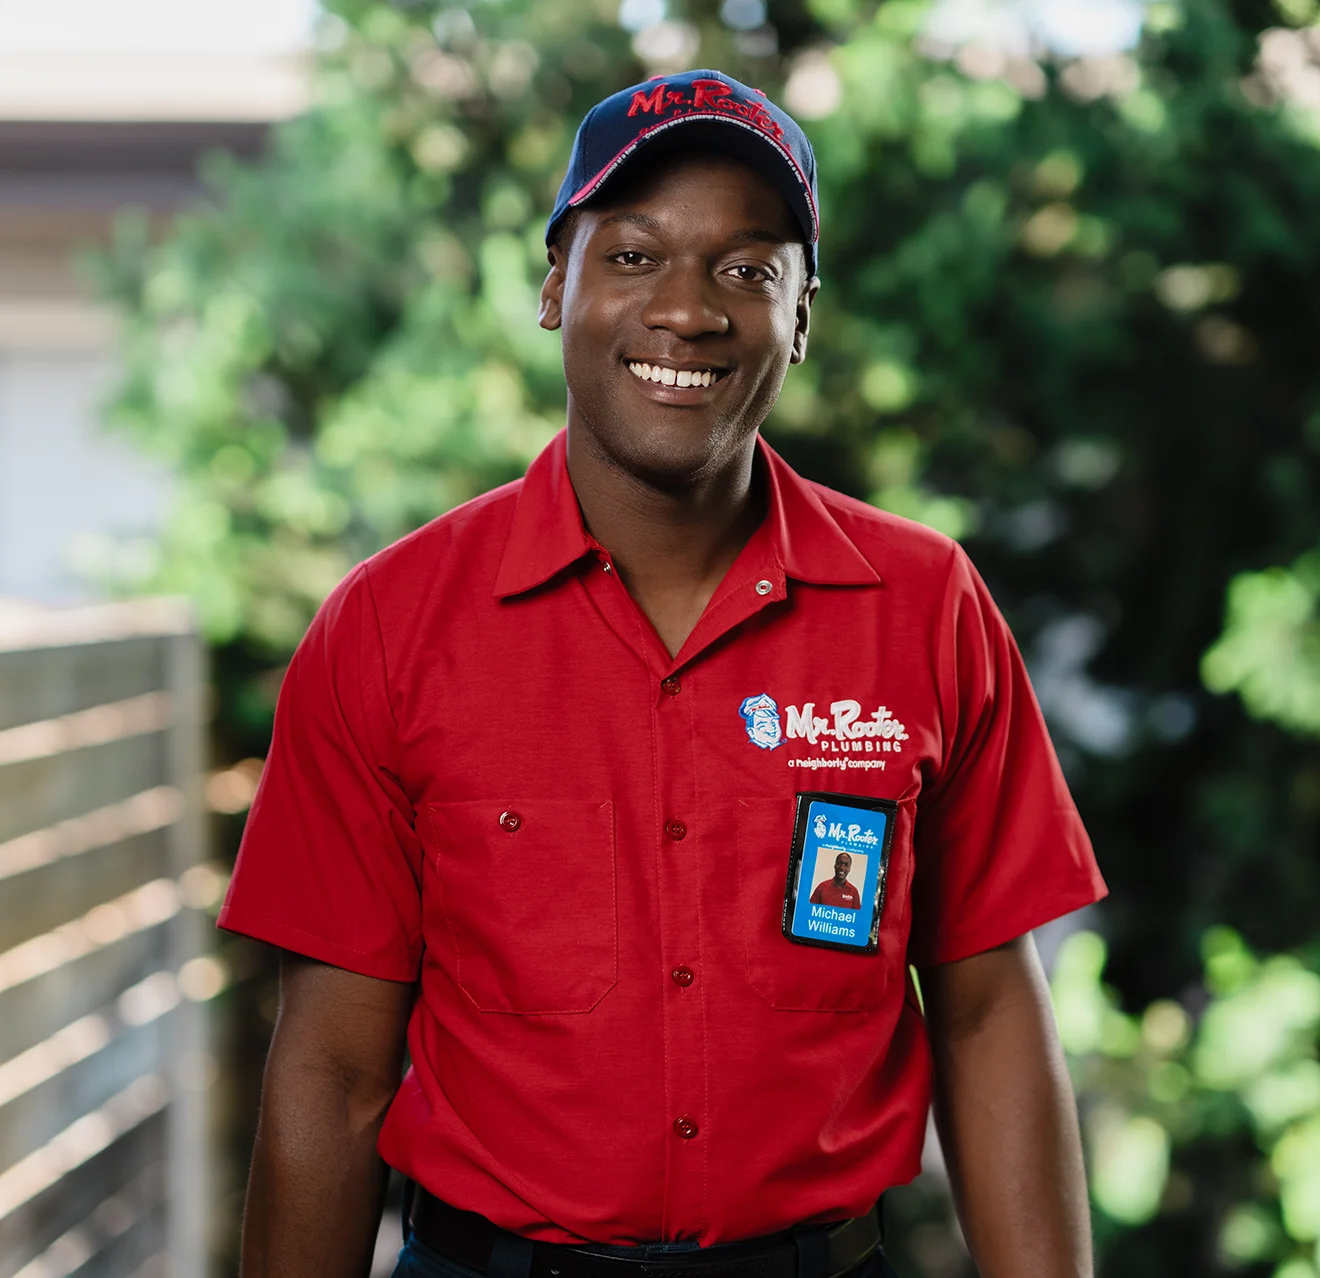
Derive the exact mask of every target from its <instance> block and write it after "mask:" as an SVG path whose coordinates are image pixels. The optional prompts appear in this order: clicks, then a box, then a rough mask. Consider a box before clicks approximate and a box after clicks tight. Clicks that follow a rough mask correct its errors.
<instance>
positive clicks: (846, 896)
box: [811, 852, 862, 910]
mask: <svg viewBox="0 0 1320 1278" xmlns="http://www.w3.org/2000/svg"><path fill="white" fill-rule="evenodd" d="M851 869H852V857H850V856H849V855H848V854H847V853H846V852H840V853H839V855H838V856H836V857H835V858H834V877H833V878H832V879H821V881H820V882H819V883H817V884H816V890H815V891H814V892H813V893H812V894H811V903H812V905H833V906H836V907H837V908H839V909H841V910H858V909H861V906H862V898H861V897H860V896H859V895H858V894H857V889H856V888H855V887H853V885H852V884H851V883H849V882H848V871H849V870H851Z"/></svg>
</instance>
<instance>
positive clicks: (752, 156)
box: [545, 71, 820, 275]
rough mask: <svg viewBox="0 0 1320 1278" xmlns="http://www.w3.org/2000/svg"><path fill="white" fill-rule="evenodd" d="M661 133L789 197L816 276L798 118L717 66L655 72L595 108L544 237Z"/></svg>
mask: <svg viewBox="0 0 1320 1278" xmlns="http://www.w3.org/2000/svg"><path fill="white" fill-rule="evenodd" d="M680 130H682V132H680ZM658 138H667V139H670V140H671V141H672V142H677V143H681V144H690V145H692V146H693V147H697V146H700V147H709V148H711V149H714V150H718V151H722V152H724V153H726V154H728V155H732V156H733V157H734V158H735V159H739V160H742V161H744V162H745V163H746V164H749V165H751V166H752V168H754V169H756V170H757V172H759V173H760V174H761V175H762V176H763V177H765V178H766V180H767V181H769V182H770V183H771V184H772V185H773V186H774V187H775V189H776V190H778V191H779V192H780V194H782V195H783V197H784V198H785V199H786V200H787V201H788V205H789V207H790V208H791V209H792V210H793V213H794V215H795V216H796V217H797V220H798V222H799V223H800V224H801V227H802V238H803V241H804V242H805V245H806V250H807V273H808V274H809V275H815V273H816V242H817V241H818V240H819V239H820V222H819V219H818V217H817V213H816V208H817V200H816V156H815V154H814V153H813V151H812V149H811V143H810V142H808V141H807V135H806V134H805V133H803V132H802V129H801V128H800V127H799V125H798V123H797V121H796V120H794V119H793V117H792V116H790V115H789V114H788V113H787V112H786V111H782V110H780V108H779V107H777V106H775V104H774V103H773V102H771V101H770V99H769V98H767V97H766V96H765V94H764V93H762V92H761V90H760V89H752V88H749V87H748V86H747V85H745V84H742V83H740V82H739V81H737V80H735V79H734V78H733V77H732V76H729V75H724V74H723V73H722V72H719V71H684V72H682V73H681V74H679V75H669V76H659V75H658V76H654V77H653V78H652V79H650V80H647V81H645V82H644V83H642V84H635V85H633V86H632V87H631V88H627V89H623V90H621V91H620V92H618V93H615V94H613V95H612V96H610V97H608V98H606V99H605V100H604V101H603V102H598V103H597V104H596V105H595V106H594V107H592V108H591V110H590V111H588V112H587V115H586V118H585V119H584V120H583V121H582V123H581V125H580V126H579V127H578V131H577V137H576V138H574V140H573V154H572V156H571V157H570V158H569V161H568V173H567V174H566V175H565V177H564V181H563V184H562V185H561V186H560V188H559V195H558V196H557V197H556V199H555V208H554V212H553V213H551V214H550V221H549V222H548V223H547V224H546V228H545V242H546V243H547V244H549V243H551V242H552V240H553V239H554V235H555V230H556V228H557V227H558V226H559V224H560V223H561V222H562V221H563V220H564V218H565V216H566V215H567V214H568V211H569V210H570V209H573V208H576V207H577V206H578V205H580V204H585V203H586V202H587V201H588V200H589V199H591V197H592V196H593V195H596V194H597V193H598V192H599V191H600V190H601V189H602V188H603V187H604V186H605V184H606V183H607V182H608V181H609V180H610V179H611V178H612V177H614V176H615V174H617V173H618V172H620V171H621V170H622V169H623V167H624V166H625V165H626V164H627V163H628V161H629V160H630V159H631V158H632V157H633V156H634V155H635V154H636V153H637V152H638V151H639V150H640V149H642V148H643V147H645V146H646V145H647V143H650V142H654V141H655V140H656V139H658Z"/></svg>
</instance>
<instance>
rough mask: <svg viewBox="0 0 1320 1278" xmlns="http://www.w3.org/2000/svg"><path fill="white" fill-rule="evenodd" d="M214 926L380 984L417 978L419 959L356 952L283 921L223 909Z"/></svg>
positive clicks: (361, 951) (396, 954) (406, 955)
mask: <svg viewBox="0 0 1320 1278" xmlns="http://www.w3.org/2000/svg"><path fill="white" fill-rule="evenodd" d="M216 926H217V927H218V928H221V929H223V930H224V931H226V932H237V933H239V934H240V935H242V936H249V937H251V938H252V939H253V940H255V941H264V942H266V944H268V945H275V946H278V947H279V948H280V949H282V950H290V951H292V952H293V953H294V954H301V955H302V956H303V957H304V958H310V959H316V960H317V961H318V962H320V963H329V964H330V965H331V966H332V967H340V968H343V969H344V970H345V971H348V972H356V973H357V974H358V975H359V976H371V977H375V978H376V979H378V980H383V981H401V982H406V983H411V982H412V981H415V980H416V979H417V973H418V962H419V956H417V955H413V954H401V953H397V952H395V953H378V952H371V951H367V950H356V949H354V948H353V947H352V946H350V945H344V944H343V943H342V942H340V941H331V940H328V939H327V938H325V937H323V936H318V935H317V934H316V933H315V932H308V931H306V930H305V929H303V928H300V927H296V926H295V925H294V924H292V923H288V922H285V921H284V920H283V919H273V918H269V917H267V916H265V915H261V914H246V913H243V914H240V913H239V912H238V911H236V910H232V909H230V908H229V907H228V906H226V907H225V908H224V909H223V910H221V911H220V917H219V918H218V919H217V920H216Z"/></svg>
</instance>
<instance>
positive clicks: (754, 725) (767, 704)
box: [738, 692, 784, 750]
mask: <svg viewBox="0 0 1320 1278" xmlns="http://www.w3.org/2000/svg"><path fill="white" fill-rule="evenodd" d="M738 713H739V714H740V715H742V720H743V724H744V726H745V727H746V728H747V739H748V740H749V741H750V742H751V743H752V744H753V745H754V746H760V747H761V749H762V750H773V749H774V748H775V747H776V746H781V745H783V744H784V732H783V729H782V728H781V727H780V726H779V707H778V706H777V705H776V704H775V701H774V698H773V697H771V696H769V695H767V694H766V693H764V692H763V693H761V695H760V696H758V697H748V698H747V699H746V700H745V701H744V702H743V703H742V705H740V706H739V707H738Z"/></svg>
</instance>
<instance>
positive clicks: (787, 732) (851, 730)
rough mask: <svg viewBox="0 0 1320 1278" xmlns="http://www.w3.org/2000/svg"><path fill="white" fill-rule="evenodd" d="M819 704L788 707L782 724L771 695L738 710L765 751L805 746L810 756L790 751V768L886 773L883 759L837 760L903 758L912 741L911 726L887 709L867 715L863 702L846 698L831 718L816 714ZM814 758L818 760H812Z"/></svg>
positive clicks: (750, 699) (754, 699)
mask: <svg viewBox="0 0 1320 1278" xmlns="http://www.w3.org/2000/svg"><path fill="white" fill-rule="evenodd" d="M816 704H817V703H816V702H814V701H804V702H803V703H802V704H801V705H800V706H785V707H784V715H783V719H782V720H781V719H780V714H779V706H778V704H777V703H776V701H775V700H774V698H773V697H771V696H770V695H769V694H768V693H764V692H763V693H761V694H760V695H759V696H755V697H748V698H747V699H746V700H745V701H744V702H743V703H742V705H740V706H739V707H738V713H739V714H740V715H741V716H742V719H743V724H744V725H745V726H746V728H747V737H748V739H749V740H750V741H751V742H752V744H753V745H756V746H760V747H761V749H762V750H773V749H774V748H775V747H776V746H780V745H783V744H784V743H785V742H788V743H789V744H790V745H791V744H792V743H794V742H801V743H802V744H801V745H800V746H799V747H798V748H799V749H800V750H801V749H803V748H805V749H806V750H807V751H809V752H810V753H808V754H807V756H806V757H803V758H798V757H796V756H794V755H793V752H792V750H791V749H790V751H789V755H790V757H789V759H788V766H789V767H790V768H862V769H873V768H874V769H878V770H881V771H883V769H884V766H885V761H884V759H883V758H880V759H872V760H862V759H852V758H843V757H836V756H851V755H857V754H869V755H886V754H902V753H903V742H905V741H907V740H908V739H909V734H908V730H907V725H906V724H905V723H904V722H903V721H902V720H901V719H898V718H896V717H895V716H894V713H893V711H891V710H890V709H889V707H888V706H876V708H875V709H874V710H873V711H871V712H870V713H869V714H867V715H865V716H863V713H862V703H861V702H860V701H858V700H856V699H855V698H852V697H843V698H841V699H840V700H838V701H831V702H830V703H829V709H828V713H821V712H819V711H817V708H816ZM813 756H814V757H813Z"/></svg>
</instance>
